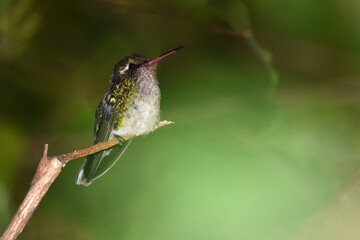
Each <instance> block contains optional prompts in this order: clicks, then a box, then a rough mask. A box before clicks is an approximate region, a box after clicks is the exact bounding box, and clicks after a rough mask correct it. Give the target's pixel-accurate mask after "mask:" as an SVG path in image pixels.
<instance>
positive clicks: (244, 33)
mask: <svg viewBox="0 0 360 240" xmlns="http://www.w3.org/2000/svg"><path fill="white" fill-rule="evenodd" d="M100 1H102V2H105V3H107V4H111V5H114V6H117V7H120V8H123V9H128V10H131V11H132V12H138V13H142V14H152V15H158V16H163V17H171V18H179V19H182V20H185V21H187V22H190V23H191V24H194V25H196V26H198V27H201V28H203V29H206V30H208V31H210V32H211V33H214V34H222V35H229V36H236V37H245V38H249V37H251V35H252V34H251V31H250V30H248V29H244V30H235V29H223V28H219V27H218V26H213V25H210V24H208V23H207V22H205V21H202V20H200V19H199V18H197V17H195V16H194V14H193V13H192V12H180V11H162V10H158V9H154V8H147V7H142V6H137V5H133V4H129V3H124V2H121V1H113V0H100Z"/></svg>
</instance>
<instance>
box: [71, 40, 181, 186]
mask: <svg viewBox="0 0 360 240" xmlns="http://www.w3.org/2000/svg"><path fill="white" fill-rule="evenodd" d="M181 48H183V47H182V46H181V47H177V48H175V49H173V50H170V51H168V52H166V53H163V54H161V55H160V56H158V57H155V58H153V59H149V58H147V57H145V56H143V55H141V54H135V53H134V54H131V55H129V56H127V57H124V58H123V59H121V60H120V61H119V62H118V63H116V64H115V67H114V70H113V73H112V75H111V77H110V86H109V88H108V90H107V92H106V93H105V95H104V96H103V97H102V99H101V100H100V103H99V105H98V107H97V108H96V111H95V119H94V129H93V134H94V139H93V144H94V145H95V144H97V143H99V142H105V141H108V140H111V139H113V138H120V139H121V137H122V136H141V135H146V134H148V133H150V132H152V131H153V130H155V127H156V125H157V124H158V123H159V122H160V88H159V84H158V80H157V76H156V66H157V62H158V61H159V60H161V59H163V58H165V57H167V56H169V55H170V54H173V53H175V52H176V51H178V50H180V49H181ZM131 141H132V139H130V140H127V141H121V142H122V143H121V144H118V145H115V146H113V147H111V148H109V149H106V150H103V151H101V152H98V153H94V154H91V155H89V156H87V157H86V159H85V161H84V163H83V165H82V166H81V168H80V170H79V172H78V174H77V177H76V184H79V185H80V184H82V185H84V186H89V185H90V184H91V183H92V181H94V180H95V179H98V178H99V177H101V176H102V175H104V174H105V173H106V172H107V171H108V170H109V169H110V168H111V167H112V166H113V165H114V164H115V163H116V162H117V161H118V160H119V158H120V157H121V155H122V154H123V153H124V151H125V150H126V148H127V147H128V146H129V144H130V143H131Z"/></svg>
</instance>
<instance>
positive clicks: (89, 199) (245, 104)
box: [0, 0, 360, 240]
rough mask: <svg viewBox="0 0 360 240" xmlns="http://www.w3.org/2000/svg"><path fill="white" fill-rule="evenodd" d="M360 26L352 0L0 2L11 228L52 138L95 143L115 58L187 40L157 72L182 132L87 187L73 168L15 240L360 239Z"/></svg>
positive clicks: (2, 126) (2, 222) (3, 200)
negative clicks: (96, 121) (95, 118)
mask: <svg viewBox="0 0 360 240" xmlns="http://www.w3.org/2000/svg"><path fill="white" fill-rule="evenodd" d="M359 24H360V4H359V1H357V0H327V1H320V0H315V1H314V0H293V1H281V0H273V1H267V0H252V1H250V0H246V1H238V0H227V1H220V0H219V1H209V0H191V1H189V0H186V1H181V0H177V1H165V0H154V1H146V0H136V1H130V0H129V1H126V0H124V1H123V0H114V1H110V0H103V1H101V0H98V1H95V0H91V1H85V0H79V1H70V0H64V1H55V0H48V1H40V0H12V1H11V0H2V1H0V39H1V41H0V44H1V45H0V106H1V113H0V114H1V115H0V148H1V151H0V231H1V232H2V231H3V230H4V229H5V227H6V226H7V224H8V223H9V222H10V219H11V218H12V216H13V214H14V213H15V211H16V209H17V208H18V206H19V204H20V202H21V201H22V199H23V198H24V196H25V194H26V192H27V189H28V187H29V184H30V182H31V179H32V177H33V175H34V172H35V170H36V167H37V165H38V162H39V160H40V157H41V154H42V150H43V145H44V144H45V143H48V144H49V154H50V155H57V154H61V153H66V152H70V151H72V150H75V149H81V148H84V147H87V146H89V145H90V144H91V143H92V123H93V113H94V110H95V108H96V106H97V104H98V102H99V100H100V98H101V97H102V95H103V94H104V93H105V91H106V89H107V86H108V80H109V78H110V75H111V71H112V68H113V65H114V64H115V63H116V62H117V61H118V60H119V59H121V58H122V57H124V56H126V55H129V54H130V53H133V52H136V53H141V54H144V55H146V56H149V57H154V56H157V55H159V54H161V53H163V52H164V51H167V50H170V49H172V48H175V47H177V46H180V45H184V46H185V48H184V49H183V50H181V51H179V52H178V53H176V54H174V55H172V56H171V57H169V58H166V60H163V61H162V62H160V63H159V64H158V78H159V82H160V88H161V90H162V102H161V109H162V119H166V120H172V121H175V122H176V124H175V125H170V126H167V127H164V128H161V129H159V130H157V131H156V132H154V133H151V134H150V135H148V136H146V137H141V138H139V139H136V140H135V141H133V143H132V144H131V145H130V147H129V148H128V150H127V151H126V152H125V154H124V155H123V157H122V159H121V160H120V161H119V162H118V163H117V164H116V165H115V166H114V167H113V168H112V169H111V170H110V171H109V172H108V173H107V174H106V175H104V176H103V177H102V178H100V179H99V180H97V181H95V182H94V183H93V184H92V185H91V186H90V187H88V188H85V187H83V186H77V185H75V183H74V180H75V176H76V173H77V171H78V169H79V167H80V165H81V164H82V160H83V159H79V160H76V161H73V162H70V163H69V164H68V165H67V166H66V168H64V169H63V171H62V173H61V174H60V176H59V177H58V179H56V181H55V182H54V184H53V185H52V187H51V188H50V190H49V192H48V193H47V195H46V196H45V198H44V199H43V201H42V202H41V204H40V206H39V208H38V209H37V211H36V212H35V214H34V215H33V217H32V218H31V220H30V222H29V224H28V225H27V226H26V228H25V230H24V232H23V233H22V234H21V235H20V238H19V239H65V238H67V239H79V240H80V239H90V240H93V239H94V240H97V239H126V240H140V239H148V240H162V239H164V240H168V239H172V240H177V239H178V240H184V239H194V240H195V239H196V240H201V239H206V240H211V239H214V240H215V239H229V240H237V239H244V240H272V239H274V240H275V239H276V240H278V239H284V240H285V239H286V240H288V239H317V240H319V239H326V240H329V239H334V240H335V239H359V237H360V229H359V228H358V226H359V224H360V172H359V171H358V168H359V165H360V164H359V163H360V161H359V154H360V128H359V123H360V94H359V93H360V92H359V90H360V81H359V80H360V28H359ZM250 33H252V34H251V35H250Z"/></svg>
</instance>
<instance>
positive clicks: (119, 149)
mask: <svg viewBox="0 0 360 240" xmlns="http://www.w3.org/2000/svg"><path fill="white" fill-rule="evenodd" d="M130 143H131V140H128V141H126V142H124V143H123V144H122V145H116V146H113V147H111V148H110V149H107V150H104V151H101V152H98V153H95V154H91V155H89V156H88V157H87V158H86V159H85V161H84V164H83V165H82V166H81V168H80V170H79V172H78V175H77V177H76V184H78V185H80V184H82V185H84V186H89V185H90V184H91V183H92V181H94V180H96V179H98V178H99V177H101V176H102V175H104V174H105V173H106V172H107V171H108V170H109V169H110V168H111V167H112V166H113V165H114V164H115V163H116V162H117V160H119V158H120V157H121V155H122V154H123V153H124V151H125V150H126V148H127V147H128V146H129V144H130Z"/></svg>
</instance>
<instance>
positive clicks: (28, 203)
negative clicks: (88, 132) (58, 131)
mask: <svg viewBox="0 0 360 240" xmlns="http://www.w3.org/2000/svg"><path fill="white" fill-rule="evenodd" d="M172 123H173V122H171V121H162V122H160V123H159V124H158V125H156V127H155V129H158V128H160V127H163V126H166V125H169V124H172ZM134 137H136V136H124V137H123V138H122V139H121V140H120V139H117V138H114V139H112V140H110V141H107V142H102V143H99V144H96V145H93V146H91V147H88V148H85V149H81V150H76V151H73V152H71V153H66V154H62V155H59V156H55V157H48V145H47V144H45V147H44V153H43V156H42V158H41V160H40V163H39V166H38V168H37V170H36V173H35V176H34V178H33V180H32V182H31V185H30V188H29V191H28V192H27V194H26V196H25V199H24V200H23V202H22V203H21V205H20V207H19V209H18V210H17V212H16V214H15V216H14V217H13V219H12V221H11V223H10V224H9V226H8V227H7V229H6V230H5V232H4V234H3V236H2V237H1V240H14V239H16V238H17V237H18V236H19V234H20V233H21V232H22V231H23V229H24V227H25V226H26V224H27V222H28V221H29V219H30V218H31V216H32V214H33V213H34V211H35V210H36V208H37V206H38V205H39V203H40V201H41V199H42V198H43V197H44V196H45V194H46V193H47V191H48V190H49V188H50V186H51V184H52V183H53V182H54V181H55V179H56V178H57V177H58V176H59V174H60V172H61V169H62V168H64V167H65V165H66V163H68V162H69V161H71V160H74V159H77V158H81V157H85V156H88V155H90V154H93V153H96V152H99V151H102V150H105V149H108V148H110V147H112V146H115V145H116V144H119V143H121V141H126V140H129V139H132V138H134Z"/></svg>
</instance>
